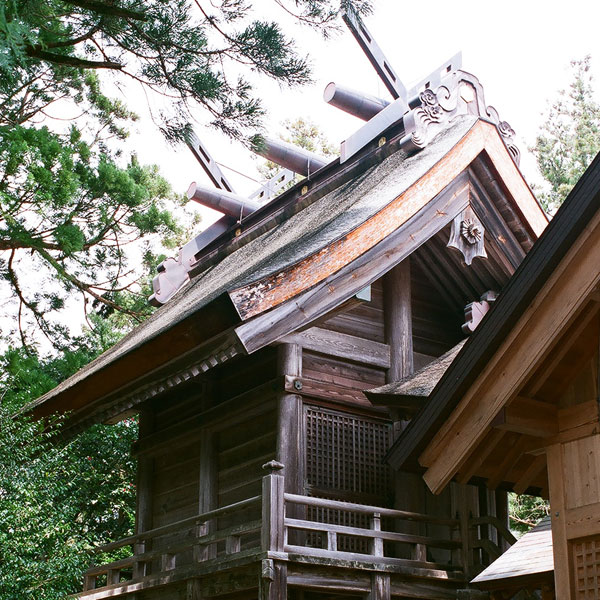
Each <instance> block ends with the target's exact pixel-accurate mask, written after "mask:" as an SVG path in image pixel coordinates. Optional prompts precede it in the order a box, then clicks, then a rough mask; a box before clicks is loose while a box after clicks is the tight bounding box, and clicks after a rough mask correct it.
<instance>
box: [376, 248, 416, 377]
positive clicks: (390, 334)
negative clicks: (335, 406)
mask: <svg viewBox="0 0 600 600" xmlns="http://www.w3.org/2000/svg"><path fill="white" fill-rule="evenodd" d="M383 302H384V320H385V342H386V344H388V345H389V346H390V368H389V369H388V371H387V373H386V381H387V382H388V383H391V382H394V381H399V380H400V379H402V378H403V377H406V376H407V375H410V374H411V373H412V372H413V369H414V366H413V332H412V307H411V285H410V259H408V258H407V259H405V260H404V261H403V262H401V263H400V264H399V265H397V266H396V267H394V268H393V269H392V270H391V271H389V272H388V273H387V274H386V275H385V276H384V278H383Z"/></svg>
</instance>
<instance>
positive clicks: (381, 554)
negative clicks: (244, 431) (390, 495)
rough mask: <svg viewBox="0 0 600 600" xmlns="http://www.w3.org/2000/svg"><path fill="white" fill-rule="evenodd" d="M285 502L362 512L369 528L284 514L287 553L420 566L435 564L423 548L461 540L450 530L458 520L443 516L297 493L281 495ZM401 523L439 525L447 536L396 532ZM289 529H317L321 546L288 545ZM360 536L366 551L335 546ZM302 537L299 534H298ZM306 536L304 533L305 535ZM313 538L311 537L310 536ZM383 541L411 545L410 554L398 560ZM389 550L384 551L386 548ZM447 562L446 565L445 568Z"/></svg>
mask: <svg viewBox="0 0 600 600" xmlns="http://www.w3.org/2000/svg"><path fill="white" fill-rule="evenodd" d="M284 499H285V503H286V505H288V504H290V503H291V504H296V505H301V506H306V507H309V506H310V507H315V508H321V509H328V510H333V511H340V512H343V513H350V514H354V515H364V516H366V517H367V518H368V522H369V528H365V527H350V526H347V525H337V524H333V523H323V522H320V521H316V520H307V519H294V518H289V517H285V518H284V521H283V526H284V546H283V550H284V551H285V552H289V553H296V554H304V555H310V556H319V557H323V558H330V559H334V560H338V559H342V560H354V561H357V560H358V561H370V562H380V563H385V562H392V563H396V564H398V563H400V562H410V563H411V564H412V565H413V566H418V565H417V564H416V563H419V564H422V565H423V566H436V567H438V566H439V565H433V564H431V561H428V560H427V551H428V549H430V548H443V549H446V550H456V549H458V548H460V546H461V540H460V539H457V537H456V535H454V536H453V532H454V531H455V530H456V529H457V528H458V521H457V520H455V519H443V518H437V517H433V516H430V515H423V514H420V513H414V512H407V511H402V510H394V509H390V508H382V507H378V506H367V505H363V504H352V503H349V502H339V501H336V500H327V499H323V498H313V497H310V496H298V495H295V494H284ZM384 521H387V523H388V528H387V529H384V528H383V527H382V522H384ZM404 523H427V524H435V525H441V526H445V527H447V528H448V537H447V538H443V539H439V538H433V537H429V536H425V535H414V534H410V533H399V532H398V531H397V526H398V525H402V524H404ZM291 531H300V532H318V533H320V534H321V537H322V540H323V546H322V547H321V548H318V547H317V548H315V547H314V545H310V546H308V545H298V544H289V543H288V540H289V536H290V532H291ZM339 536H344V537H345V538H358V539H364V540H367V542H368V545H367V546H368V549H369V551H368V553H365V552H360V553H359V552H348V551H345V550H341V549H340V548H339V547H338V537H339ZM299 537H300V539H302V537H301V536H299ZM305 537H306V536H305ZM313 539H314V537H313ZM385 542H395V543H396V544H405V545H408V546H409V547H410V548H411V552H410V554H411V557H410V558H409V559H401V558H398V557H397V555H396V554H397V553H396V552H394V549H395V548H396V546H395V545H394V544H385ZM388 548H389V551H388V552H386V549H388ZM447 566H448V565H447V564H446V565H445V567H447Z"/></svg>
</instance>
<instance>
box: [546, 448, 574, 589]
mask: <svg viewBox="0 0 600 600" xmlns="http://www.w3.org/2000/svg"><path fill="white" fill-rule="evenodd" d="M546 460H547V461H548V486H549V489H550V514H551V517H552V551H553V554H554V585H555V589H556V595H557V597H558V598H561V600H562V599H563V598H564V600H569V599H570V598H572V597H573V596H572V595H571V568H570V562H571V561H570V556H569V546H568V536H567V511H566V506H565V494H566V490H565V481H564V468H565V465H564V461H563V445H562V444H554V445H553V446H549V447H548V448H546ZM570 466H571V467H573V466H574V465H570Z"/></svg>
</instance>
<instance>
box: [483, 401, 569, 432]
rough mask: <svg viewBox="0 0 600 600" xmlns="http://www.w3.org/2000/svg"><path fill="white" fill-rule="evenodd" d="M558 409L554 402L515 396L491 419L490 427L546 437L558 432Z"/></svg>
mask: <svg viewBox="0 0 600 600" xmlns="http://www.w3.org/2000/svg"><path fill="white" fill-rule="evenodd" d="M557 412H558V409H557V407H556V406H555V405H554V404H548V403H547V402H540V401H539V400H533V399H532V398H524V397H522V396H517V397H516V398H515V399H514V400H513V401H512V402H511V403H510V404H509V405H508V406H505V407H504V408H502V409H501V410H500V412H499V413H498V414H497V415H496V418H495V419H494V420H493V421H492V427H495V428H496V429H504V430H506V431H514V432H516V433H522V434H525V435H530V436H532V437H540V438H548V437H551V436H553V435H556V434H557V433H558V420H557Z"/></svg>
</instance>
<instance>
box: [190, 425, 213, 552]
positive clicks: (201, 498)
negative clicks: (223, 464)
mask: <svg viewBox="0 0 600 600" xmlns="http://www.w3.org/2000/svg"><path fill="white" fill-rule="evenodd" d="M198 470H199V472H198V478H199V494H198V513H199V514H202V513H205V512H208V511H211V510H213V509H215V508H217V503H218V502H217V500H218V495H217V494H218V490H217V457H216V454H215V442H214V436H213V432H212V431H211V430H210V429H206V428H205V429H203V430H202V432H201V434H200V464H199V469H198ZM216 525H217V524H216V522H215V520H212V521H208V522H207V523H203V524H201V525H199V527H198V530H197V535H198V536H199V537H201V536H203V535H207V534H209V533H211V532H213V531H215V530H216ZM216 556H217V548H216V545H215V544H211V545H209V546H198V547H197V548H196V551H195V559H196V560H198V561H200V562H202V561H205V560H211V559H212V558H215V557H216Z"/></svg>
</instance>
